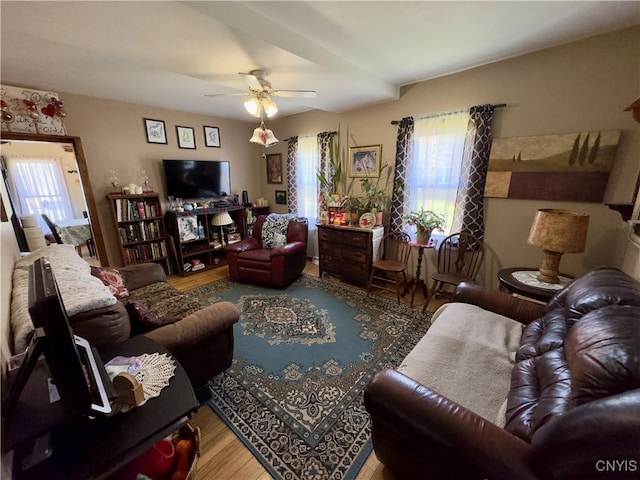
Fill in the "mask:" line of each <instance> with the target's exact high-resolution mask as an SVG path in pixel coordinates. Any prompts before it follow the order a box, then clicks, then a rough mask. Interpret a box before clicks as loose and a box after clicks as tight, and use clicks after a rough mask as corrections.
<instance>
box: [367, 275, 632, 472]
mask: <svg viewBox="0 0 640 480" xmlns="http://www.w3.org/2000/svg"><path fill="white" fill-rule="evenodd" d="M454 301H457V302H464V303H467V304H472V305H478V306H480V307H481V308H483V309H485V310H491V311H494V312H496V313H500V314H501V315H505V316H508V317H509V318H511V319H513V320H515V321H517V322H520V323H523V324H525V325H526V326H525V327H524V331H523V334H522V338H521V340H520V348H519V349H518V350H517V352H516V358H515V366H514V368H513V371H512V375H511V383H510V385H511V387H510V390H509V394H508V398H507V404H506V423H505V425H504V427H502V426H499V425H497V424H495V423H493V422H491V421H489V420H486V419H485V418H483V417H481V416H480V415H478V414H476V413H474V412H473V411H471V410H470V409H468V408H465V407H463V406H462V405H460V404H459V403H456V402H454V401H452V400H451V399H449V398H446V397H445V396H443V395H442V394H440V393H438V392H436V391H435V390H432V389H430V388H429V387H428V386H427V385H423V384H421V383H419V382H417V381H415V380H413V379H412V378H409V377H408V376H406V375H404V374H402V373H400V372H398V371H396V370H391V369H388V370H384V371H382V372H380V373H378V374H377V375H376V377H375V378H374V379H373V381H372V382H371V383H370V384H369V385H368V386H367V388H366V390H365V397H364V400H365V406H366V408H367V411H368V412H369V414H370V415H371V429H372V436H373V445H374V448H375V451H376V455H377V457H378V458H379V459H380V461H381V462H382V463H384V464H385V465H386V466H388V467H389V468H390V469H391V470H392V471H393V472H394V474H395V475H394V478H397V479H398V480H400V479H404V478H407V479H409V478H410V479H417V478H420V479H443V480H444V479H447V480H449V479H465V480H469V479H478V480H481V479H491V480H496V479H505V480H511V479H519V480H525V479H531V480H533V479H535V480H552V479H562V480H568V479H571V480H578V479H581V480H582V479H594V480H595V479H598V480H603V479H629V480H635V479H637V478H639V475H640V362H639V361H638V359H639V358H640V283H639V282H637V281H635V280H633V279H631V278H630V277H628V276H627V275H625V274H624V273H622V272H621V271H619V270H616V269H610V268H604V269H596V270H594V271H592V272H589V273H587V274H586V275H584V276H583V277H581V278H579V279H577V280H576V281H575V282H574V283H573V284H572V285H569V286H568V287H566V288H565V289H564V290H563V291H561V292H560V293H558V294H556V295H555V296H554V297H553V298H552V299H551V300H550V301H549V303H548V304H547V305H546V306H541V305H534V304H532V303H530V302H527V301H525V300H522V299H518V298H515V297H512V296H509V295H507V294H505V293H503V292H498V291H491V290H488V289H486V288H483V287H481V286H479V285H473V284H469V283H463V284H462V285H461V286H459V287H458V289H457V290H456V293H455V296H454ZM538 307H539V308H538ZM447 320H452V319H450V318H445V317H441V318H438V319H437V320H436V323H438V322H441V321H447ZM432 328H433V327H432ZM428 336H429V332H427V334H426V335H425V338H426V337H428ZM431 347H433V345H431Z"/></svg>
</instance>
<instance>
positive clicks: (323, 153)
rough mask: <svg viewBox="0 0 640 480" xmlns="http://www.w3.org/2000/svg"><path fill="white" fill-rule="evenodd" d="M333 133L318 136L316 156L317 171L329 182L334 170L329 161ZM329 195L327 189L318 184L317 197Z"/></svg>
mask: <svg viewBox="0 0 640 480" xmlns="http://www.w3.org/2000/svg"><path fill="white" fill-rule="evenodd" d="M334 135H335V132H322V133H319V134H318V156H319V161H320V164H319V165H318V169H319V171H320V172H324V174H325V177H326V178H327V179H328V180H329V181H330V182H331V180H332V179H333V175H334V174H335V171H334V168H333V166H332V165H331V162H330V161H329V144H330V143H331V141H332V139H333V136H334ZM323 193H326V194H330V193H332V192H330V191H329V187H328V186H326V185H322V184H321V183H320V182H318V197H320V194H323Z"/></svg>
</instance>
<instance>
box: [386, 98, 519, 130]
mask: <svg viewBox="0 0 640 480" xmlns="http://www.w3.org/2000/svg"><path fill="white" fill-rule="evenodd" d="M491 106H492V107H493V108H502V107H506V106H507V104H506V103H498V104H497V105H491ZM459 111H461V110H454V111H452V112H445V113H434V114H432V115H425V116H424V117H420V118H431V117H437V116H439V115H447V114H449V113H457V112H459ZM399 123H400V120H391V125H398V124H399Z"/></svg>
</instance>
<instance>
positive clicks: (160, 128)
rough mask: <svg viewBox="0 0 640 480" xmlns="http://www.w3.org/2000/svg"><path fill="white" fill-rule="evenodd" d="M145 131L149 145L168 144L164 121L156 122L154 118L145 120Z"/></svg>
mask: <svg viewBox="0 0 640 480" xmlns="http://www.w3.org/2000/svg"><path fill="white" fill-rule="evenodd" d="M143 120H144V131H145V133H146V137H147V143H160V144H164V145H166V144H167V130H166V128H165V126H164V121H163V120H155V119H153V118H145V119H143Z"/></svg>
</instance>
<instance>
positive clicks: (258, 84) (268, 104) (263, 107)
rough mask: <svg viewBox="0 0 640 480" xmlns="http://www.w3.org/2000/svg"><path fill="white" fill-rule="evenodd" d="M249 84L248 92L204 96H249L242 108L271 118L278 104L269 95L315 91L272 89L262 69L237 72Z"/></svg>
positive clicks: (312, 95)
mask: <svg viewBox="0 0 640 480" xmlns="http://www.w3.org/2000/svg"><path fill="white" fill-rule="evenodd" d="M238 74H239V75H242V76H243V77H244V79H245V81H246V82H247V85H248V86H249V91H248V92H243V93H219V94H211V95H205V96H206V97H222V96H237V95H241V96H250V97H252V98H251V99H249V100H247V101H246V102H244V108H245V110H246V111H247V112H249V113H250V114H251V115H253V116H254V117H260V116H261V114H262V111H264V113H265V114H266V115H267V117H269V118H271V117H272V116H274V115H275V114H276V113H278V106H277V105H276V103H275V102H274V101H273V100H272V99H271V97H283V98H284V97H297V98H315V97H316V95H317V94H316V92H315V91H313V90H274V89H273V87H271V82H269V81H268V80H267V79H266V78H265V76H266V72H265V71H264V70H251V71H250V72H249V73H243V72H239V73H238Z"/></svg>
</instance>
